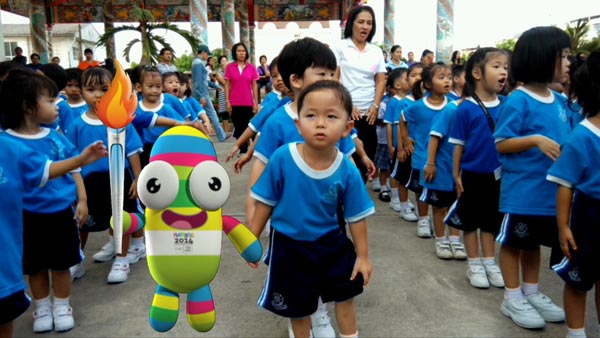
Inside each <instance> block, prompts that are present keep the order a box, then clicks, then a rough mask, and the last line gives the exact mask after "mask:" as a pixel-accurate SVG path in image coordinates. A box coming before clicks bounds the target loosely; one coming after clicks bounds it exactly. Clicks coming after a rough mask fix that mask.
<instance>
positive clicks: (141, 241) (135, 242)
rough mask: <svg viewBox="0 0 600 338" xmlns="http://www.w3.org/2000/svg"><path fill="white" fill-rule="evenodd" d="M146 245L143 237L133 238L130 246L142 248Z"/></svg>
mask: <svg viewBox="0 0 600 338" xmlns="http://www.w3.org/2000/svg"><path fill="white" fill-rule="evenodd" d="M143 245H144V236H142V237H138V238H136V237H131V244H130V246H136V247H140V246H143Z"/></svg>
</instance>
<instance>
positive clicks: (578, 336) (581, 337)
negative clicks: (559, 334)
mask: <svg viewBox="0 0 600 338" xmlns="http://www.w3.org/2000/svg"><path fill="white" fill-rule="evenodd" d="M585 337H586V336H585V328H583V327H582V328H580V329H572V328H570V327H567V338H585Z"/></svg>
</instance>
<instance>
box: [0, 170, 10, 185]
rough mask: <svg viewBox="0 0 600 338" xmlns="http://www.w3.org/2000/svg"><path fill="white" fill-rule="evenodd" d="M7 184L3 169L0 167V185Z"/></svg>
mask: <svg viewBox="0 0 600 338" xmlns="http://www.w3.org/2000/svg"><path fill="white" fill-rule="evenodd" d="M6 182H8V178H6V176H4V168H2V167H0V184H4V183H6Z"/></svg>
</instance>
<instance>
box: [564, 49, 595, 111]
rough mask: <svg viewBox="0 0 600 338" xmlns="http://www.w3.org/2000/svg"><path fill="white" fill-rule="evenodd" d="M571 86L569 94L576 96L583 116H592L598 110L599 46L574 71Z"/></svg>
mask: <svg viewBox="0 0 600 338" xmlns="http://www.w3.org/2000/svg"><path fill="white" fill-rule="evenodd" d="M571 88H572V92H573V94H572V95H571V96H572V97H573V96H575V97H577V102H579V104H581V107H583V113H584V115H585V116H588V117H589V116H594V115H597V114H598V113H599V112H600V48H598V49H595V50H593V51H592V52H591V53H590V55H589V56H588V58H587V60H586V61H585V62H584V63H583V64H582V65H581V66H580V67H579V68H578V69H577V71H575V74H574V75H573V80H572V81H571Z"/></svg>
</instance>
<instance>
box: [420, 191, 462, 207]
mask: <svg viewBox="0 0 600 338" xmlns="http://www.w3.org/2000/svg"><path fill="white" fill-rule="evenodd" d="M419 201H421V202H423V203H427V204H429V205H431V206H433V207H436V208H448V207H450V206H451V205H452V203H454V201H456V191H454V190H452V191H443V190H437V189H431V188H423V193H422V194H421V197H419Z"/></svg>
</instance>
